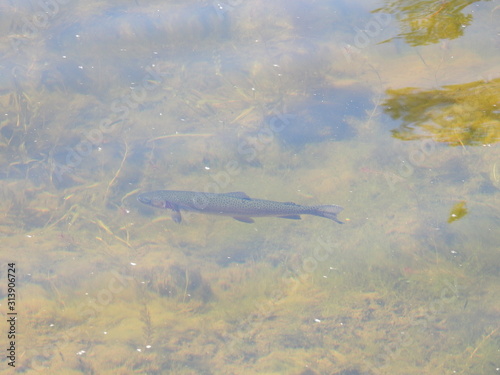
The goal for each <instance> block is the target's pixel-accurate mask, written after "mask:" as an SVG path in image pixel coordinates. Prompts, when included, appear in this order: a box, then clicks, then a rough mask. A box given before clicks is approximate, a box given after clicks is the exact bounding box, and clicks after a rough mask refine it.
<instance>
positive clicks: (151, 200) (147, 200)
mask: <svg viewBox="0 0 500 375" xmlns="http://www.w3.org/2000/svg"><path fill="white" fill-rule="evenodd" d="M137 200H138V201H139V202H141V203H144V204H147V205H148V206H153V207H158V208H165V200H164V199H161V198H160V197H158V196H156V195H154V194H151V193H143V194H139V196H138V197H137Z"/></svg>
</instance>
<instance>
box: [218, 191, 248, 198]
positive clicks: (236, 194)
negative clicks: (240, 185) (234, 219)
mask: <svg viewBox="0 0 500 375" xmlns="http://www.w3.org/2000/svg"><path fill="white" fill-rule="evenodd" d="M224 195H229V196H230V197H233V198H240V199H252V198H250V197H249V196H248V195H246V193H243V192H242V191H233V192H232V193H224Z"/></svg>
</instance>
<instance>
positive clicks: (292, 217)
mask: <svg viewBox="0 0 500 375" xmlns="http://www.w3.org/2000/svg"><path fill="white" fill-rule="evenodd" d="M278 217H280V218H282V219H292V220H301V219H302V218H301V217H300V215H286V216H278Z"/></svg>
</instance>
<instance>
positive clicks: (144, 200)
mask: <svg viewBox="0 0 500 375" xmlns="http://www.w3.org/2000/svg"><path fill="white" fill-rule="evenodd" d="M137 200H138V201H139V202H141V203H144V204H151V198H149V197H148V196H146V194H139V195H138V196H137Z"/></svg>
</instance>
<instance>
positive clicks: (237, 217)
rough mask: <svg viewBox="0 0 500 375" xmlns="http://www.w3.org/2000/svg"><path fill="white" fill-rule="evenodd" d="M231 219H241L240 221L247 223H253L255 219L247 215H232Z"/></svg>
mask: <svg viewBox="0 0 500 375" xmlns="http://www.w3.org/2000/svg"><path fill="white" fill-rule="evenodd" d="M233 219H234V220H238V221H241V222H242V223H248V224H252V223H255V221H254V220H253V219H252V218H251V217H248V216H233Z"/></svg>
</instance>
